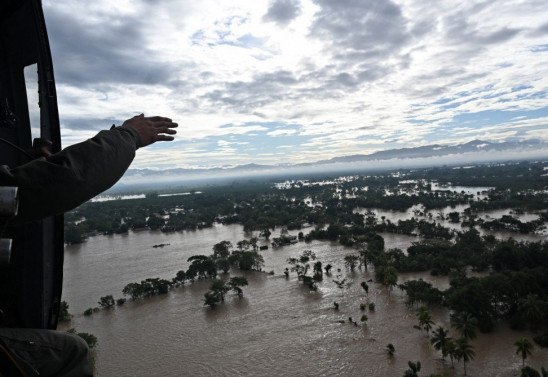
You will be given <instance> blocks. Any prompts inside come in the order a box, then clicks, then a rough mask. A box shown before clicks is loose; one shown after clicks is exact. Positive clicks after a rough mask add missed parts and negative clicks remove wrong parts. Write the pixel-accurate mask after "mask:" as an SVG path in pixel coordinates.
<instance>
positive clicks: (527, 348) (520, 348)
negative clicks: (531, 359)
mask: <svg viewBox="0 0 548 377" xmlns="http://www.w3.org/2000/svg"><path fill="white" fill-rule="evenodd" d="M514 345H515V346H516V354H518V355H520V356H521V359H522V361H523V363H522V367H525V359H527V356H530V355H531V351H533V348H534V346H533V343H531V342H530V341H529V340H528V339H527V338H525V337H523V338H520V339H519V340H518V341H517V342H515V343H514Z"/></svg>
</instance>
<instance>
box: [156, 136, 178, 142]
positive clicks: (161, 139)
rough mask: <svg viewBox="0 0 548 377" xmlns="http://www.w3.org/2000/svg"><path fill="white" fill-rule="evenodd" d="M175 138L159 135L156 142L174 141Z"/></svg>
mask: <svg viewBox="0 0 548 377" xmlns="http://www.w3.org/2000/svg"><path fill="white" fill-rule="evenodd" d="M173 139H174V137H173V136H167V135H158V136H156V141H173Z"/></svg>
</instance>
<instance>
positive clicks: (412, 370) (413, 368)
mask: <svg viewBox="0 0 548 377" xmlns="http://www.w3.org/2000/svg"><path fill="white" fill-rule="evenodd" d="M407 365H408V366H409V369H407V370H406V371H405V373H404V374H403V377H418V376H419V372H420V370H421V362H420V361H417V362H416V363H414V362H412V361H408V362H407Z"/></svg>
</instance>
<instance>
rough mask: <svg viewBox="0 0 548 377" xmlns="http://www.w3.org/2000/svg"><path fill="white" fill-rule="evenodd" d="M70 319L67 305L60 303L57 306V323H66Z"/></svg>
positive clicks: (70, 315)
mask: <svg viewBox="0 0 548 377" xmlns="http://www.w3.org/2000/svg"><path fill="white" fill-rule="evenodd" d="M71 318H72V314H70V313H69V304H68V303H67V302H66V301H61V305H60V306H59V321H61V322H67V321H70V320H71Z"/></svg>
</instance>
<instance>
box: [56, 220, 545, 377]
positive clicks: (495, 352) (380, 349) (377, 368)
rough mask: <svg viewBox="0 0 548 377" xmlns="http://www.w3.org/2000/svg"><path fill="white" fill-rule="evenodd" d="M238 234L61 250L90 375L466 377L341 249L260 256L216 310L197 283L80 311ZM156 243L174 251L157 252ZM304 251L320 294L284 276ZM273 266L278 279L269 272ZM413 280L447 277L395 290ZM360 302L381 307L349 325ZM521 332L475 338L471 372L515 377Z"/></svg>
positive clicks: (209, 232) (301, 246)
mask: <svg viewBox="0 0 548 377" xmlns="http://www.w3.org/2000/svg"><path fill="white" fill-rule="evenodd" d="M291 233H296V232H291ZM305 233H306V232H305ZM276 234H277V233H275V234H274V235H273V236H275V235H276ZM245 237H249V234H247V235H246V234H244V232H243V229H242V227H241V226H239V225H230V226H223V225H215V226H214V227H212V228H208V229H203V230H198V231H192V232H176V233H169V234H165V233H161V232H153V231H142V232H130V233H129V234H128V235H114V236H96V237H91V238H90V239H89V240H88V241H87V242H86V243H83V244H80V245H71V246H67V247H66V251H65V280H64V300H66V301H67V302H68V303H69V305H70V311H71V313H72V314H74V318H73V320H72V322H71V323H70V326H71V327H76V328H77V329H78V330H79V331H85V332H91V333H93V334H95V335H96V336H97V337H98V339H99V345H98V347H97V349H96V350H95V351H94V353H95V358H96V372H97V375H98V376H211V375H218V376H401V375H403V372H404V370H405V369H406V368H407V361H408V360H414V361H417V360H420V361H421V363H422V365H423V367H422V371H421V375H422V374H424V375H428V374H430V373H434V372H437V373H442V372H444V371H446V372H447V374H448V375H453V373H454V375H463V370H462V364H460V365H458V366H456V368H455V370H454V371H453V370H452V369H451V363H450V361H445V362H444V361H443V360H442V359H441V356H440V355H439V353H436V352H435V351H433V349H432V347H431V346H430V344H429V339H428V337H427V335H426V334H425V333H424V332H420V331H418V330H416V329H414V328H413V325H415V324H416V318H415V314H414V311H412V310H409V309H408V308H407V307H406V306H405V303H404V298H403V296H402V293H401V292H400V291H399V290H398V289H395V290H394V291H393V292H392V293H391V294H388V291H387V289H386V288H385V287H383V286H381V285H377V284H375V283H369V285H370V293H369V295H368V297H366V296H365V295H364V293H363V290H362V289H361V287H360V282H362V281H364V280H369V279H371V278H373V274H372V272H371V271H367V272H363V271H357V272H354V273H350V272H348V271H346V270H345V269H344V262H343V257H344V255H345V254H348V253H351V252H353V249H351V248H346V247H344V246H341V245H340V244H337V243H329V242H321V241H313V242H311V243H304V242H299V243H298V244H295V245H291V246H285V247H281V248H277V249H272V248H269V249H268V250H265V251H262V252H261V253H262V255H263V256H264V259H265V268H264V271H265V272H264V273H260V272H253V273H247V274H245V276H246V277H247V278H248V279H249V283H250V284H249V287H246V288H244V297H242V298H238V297H234V296H232V295H231V294H229V297H227V300H226V302H225V303H224V304H222V305H221V306H219V307H218V308H217V309H216V310H210V309H209V308H206V307H204V306H203V301H202V300H203V294H204V293H205V291H206V290H207V289H208V287H209V284H210V283H209V282H207V281H203V282H197V283H194V284H188V283H187V285H185V286H184V287H181V288H176V289H174V290H172V291H171V292H170V293H169V294H167V295H163V296H157V297H152V298H149V299H145V300H142V301H137V302H127V303H126V304H125V305H124V306H122V307H117V308H115V309H112V310H103V311H101V312H99V313H95V314H93V315H92V316H90V317H84V316H83V315H82V314H81V313H82V312H83V311H84V310H85V309H87V308H88V307H94V306H97V301H98V299H99V297H101V296H105V295H108V294H112V295H114V297H115V298H118V297H122V294H121V291H122V288H123V287H124V286H125V285H126V284H128V283H130V282H135V281H140V280H142V279H144V278H148V277H162V278H171V277H173V276H174V275H175V273H176V272H177V271H178V270H181V269H186V268H187V266H188V263H187V262H186V260H187V258H188V257H190V256H191V255H196V254H210V253H211V247H212V245H213V244H215V243H217V242H219V241H222V240H229V241H232V242H233V243H236V242H237V241H239V240H242V239H244V238H245ZM383 237H385V241H386V247H387V248H390V247H400V248H405V247H407V246H406V245H407V244H408V243H409V244H410V242H412V240H413V239H414V238H415V237H410V236H401V235H391V234H383ZM261 242H264V241H261ZM160 243H169V245H168V246H165V247H163V248H153V247H152V246H153V245H155V244H160ZM306 249H311V250H313V251H314V252H315V253H316V255H317V257H318V260H320V261H322V263H324V264H326V263H331V264H332V265H333V266H334V268H333V272H332V275H331V276H325V275H324V280H323V281H322V282H321V283H320V284H319V289H318V291H317V292H310V291H308V289H306V288H304V287H303V285H302V284H301V283H300V282H298V281H297V278H296V276H295V275H294V274H293V273H292V274H291V276H290V278H289V279H286V278H285V276H284V275H283V269H284V268H285V267H286V266H287V263H286V259H287V258H288V257H293V256H297V255H298V254H300V253H301V252H302V251H303V250H306ZM337 269H340V271H338V270H337ZM271 270H272V271H274V275H269V274H267V273H266V272H269V271H271ZM236 274H239V273H236ZM419 277H422V278H424V279H425V280H428V281H430V282H432V283H434V284H436V285H437V286H439V287H444V288H445V287H446V286H447V284H448V281H447V278H446V277H432V276H430V275H428V274H401V275H400V277H399V279H400V280H399V282H403V281H405V280H410V279H416V278H419ZM333 279H339V280H340V279H347V282H350V283H351V284H350V285H349V286H348V287H347V288H344V289H342V290H341V289H338V288H337V286H336V285H335V284H334V283H333ZM367 300H370V301H371V302H374V303H375V304H376V310H375V311H374V312H367V314H368V316H369V320H368V321H367V325H365V326H361V325H360V326H358V327H355V326H354V325H352V324H349V323H348V317H349V316H351V317H353V318H354V319H355V320H358V322H359V318H360V317H361V315H362V314H363V312H361V311H360V308H359V304H360V303H362V302H366V301H367ZM334 301H336V302H338V303H339V304H340V310H339V311H335V310H334V308H333V302H334ZM433 315H434V319H435V321H436V322H437V323H438V324H443V325H444V326H446V327H448V313H447V311H446V310H442V309H440V310H437V311H433ZM342 320H345V321H346V323H340V322H339V321H342ZM499 327H501V326H499ZM521 336H530V334H528V333H525V332H516V331H512V330H509V329H506V328H504V327H502V328H499V329H497V331H495V332H494V333H493V334H489V335H483V334H482V335H480V337H479V338H478V339H477V340H475V341H474V342H473V345H474V346H475V348H476V353H477V356H476V358H475V360H474V361H472V362H471V363H470V364H469V368H468V372H469V373H468V374H469V375H471V376H515V375H517V373H518V370H519V367H520V366H521V359H520V358H519V356H517V355H515V347H514V345H513V343H514V342H515V341H516V340H517V339H518V338H519V337H521ZM388 343H393V344H394V346H395V348H396V353H395V357H394V358H392V359H389V358H388V357H387V356H386V351H385V347H386V344H388ZM528 364H529V365H531V366H533V367H536V368H539V367H540V366H541V365H547V364H548V352H547V351H546V350H540V349H539V348H536V349H535V351H534V352H533V355H532V357H531V358H530V359H528ZM467 367H468V366H467Z"/></svg>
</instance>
